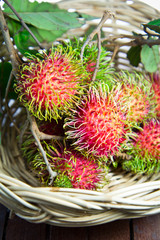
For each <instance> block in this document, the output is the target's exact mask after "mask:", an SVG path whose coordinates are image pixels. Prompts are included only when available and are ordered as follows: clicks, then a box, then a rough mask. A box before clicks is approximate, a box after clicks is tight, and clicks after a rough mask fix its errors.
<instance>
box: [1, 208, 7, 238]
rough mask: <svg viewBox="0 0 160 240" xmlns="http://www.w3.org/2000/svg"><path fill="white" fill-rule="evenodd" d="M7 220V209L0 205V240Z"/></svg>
mask: <svg viewBox="0 0 160 240" xmlns="http://www.w3.org/2000/svg"><path fill="white" fill-rule="evenodd" d="M6 218H7V208H5V207H4V206H3V205H2V204H0V240H2V238H3V233H4V229H5V222H6Z"/></svg>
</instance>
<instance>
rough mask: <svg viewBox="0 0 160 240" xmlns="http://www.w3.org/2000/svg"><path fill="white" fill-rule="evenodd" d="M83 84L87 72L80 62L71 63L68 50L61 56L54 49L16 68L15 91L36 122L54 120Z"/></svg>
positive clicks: (70, 53)
mask: <svg viewBox="0 0 160 240" xmlns="http://www.w3.org/2000/svg"><path fill="white" fill-rule="evenodd" d="M87 81H88V73H87V71H85V69H84V67H83V66H82V64H81V62H80V61H78V60H77V59H76V60H74V55H72V51H69V52H66V53H63V52H62V50H61V48H60V47H59V48H58V47H57V49H56V50H55V51H53V50H52V51H51V52H50V53H49V54H48V55H47V54H46V53H43V54H42V56H41V57H33V58H32V59H31V60H30V61H29V62H28V63H25V64H23V65H22V66H21V67H20V70H19V75H18V77H17V81H16V92H17V93H18V94H19V99H20V101H21V102H22V103H23V104H24V106H25V107H26V108H28V110H29V111H30V112H31V113H32V114H33V115H34V116H36V117H37V118H39V119H40V120H48V119H49V120H51V119H52V118H53V119H55V120H57V119H58V118H61V117H62V115H63V114H64V113H65V112H66V111H67V108H68V107H69V106H71V105H72V104H73V102H74V99H75V98H76V95H77V94H79V93H80V92H81V91H82V90H83V87H84V86H85V84H86V82H87ZM82 86H83V87H82Z"/></svg>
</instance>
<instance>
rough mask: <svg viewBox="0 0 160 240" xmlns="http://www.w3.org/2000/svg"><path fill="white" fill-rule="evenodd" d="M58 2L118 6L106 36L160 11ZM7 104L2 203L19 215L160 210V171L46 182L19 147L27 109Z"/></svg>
mask: <svg viewBox="0 0 160 240" xmlns="http://www.w3.org/2000/svg"><path fill="white" fill-rule="evenodd" d="M59 6H60V7H63V8H64V7H66V8H67V6H72V7H73V8H76V9H77V11H79V12H84V13H87V14H92V15H95V16H98V17H101V16H102V13H103V11H104V10H106V9H110V10H111V11H114V12H115V14H116V20H113V21H108V22H109V23H107V22H106V23H105V26H104V27H105V34H106V36H108V35H110V34H111V35H116V34H119V30H125V32H126V34H127V35H128V34H130V35H131V33H130V32H131V31H132V30H133V31H138V30H139V31H140V24H141V23H142V22H148V21H149V20H151V19H155V18H158V16H159V12H158V11H156V10H155V9H153V8H151V7H149V6H147V5H146V4H143V3H140V2H138V1H131V2H130V1H120V0H119V1H118V0H115V1H110V0H106V1H105V0H103V1H98V3H97V1H83V0H81V1H80V0H79V1H62V2H60V3H59ZM118 20H120V21H119V22H118ZM115 21H117V23H115ZM122 22H123V24H122ZM119 23H120V24H119ZM124 23H127V24H124ZM91 24H95V22H94V21H89V22H88V25H87V27H88V26H90V25H91ZM108 27H109V28H108ZM83 30H84V29H83V28H82V29H81V34H82V31H83ZM107 30H108V31H109V32H108V31H107ZM120 33H121V31H120ZM72 34H73V32H72ZM120 53H124V51H123V49H120V50H119V53H118V56H117V63H116V64H117V67H119V68H120V66H121V65H123V66H125V65H126V63H123V59H122V58H121V55H120ZM118 64H121V65H118ZM127 64H128V63H127ZM128 66H129V65H128ZM3 108H4V113H3V116H2V121H1V122H2V143H1V145H0V202H1V203H2V204H4V205H5V206H6V207H8V208H9V209H11V210H12V211H13V212H14V213H15V214H16V215H18V216H19V217H21V218H23V219H25V220H27V221H29V222H34V223H42V222H43V223H48V224H53V225H58V226H70V227H76V226H77V227H80V226H92V225H98V224H102V223H106V222H111V221H114V220H118V219H127V218H137V217H143V216H147V215H151V214H156V213H159V212H160V174H154V175H152V176H149V177H147V176H145V175H144V176H142V175H134V174H132V173H126V172H122V171H120V170H117V171H116V172H112V171H111V172H110V173H109V174H108V178H109V179H110V181H109V184H108V185H106V186H105V188H104V189H103V191H91V190H80V189H72V188H69V189H66V188H54V187H41V186H40V185H39V182H38V181H37V180H36V178H34V177H33V175H32V174H31V173H30V172H28V171H27V170H26V166H25V162H24V160H23V159H22V157H21V155H20V152H19V148H18V143H17V134H18V129H17V128H16V126H18V125H19V123H22V122H23V121H25V114H24V112H23V111H21V110H20V109H19V108H18V106H17V104H16V102H13V103H11V105H10V115H12V118H11V116H10V115H8V114H7V111H5V107H3ZM11 119H12V121H11Z"/></svg>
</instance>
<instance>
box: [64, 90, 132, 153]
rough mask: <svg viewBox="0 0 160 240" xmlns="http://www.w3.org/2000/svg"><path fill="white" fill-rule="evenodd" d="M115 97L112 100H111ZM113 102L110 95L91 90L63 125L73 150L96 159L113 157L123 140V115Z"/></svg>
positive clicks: (124, 133)
mask: <svg viewBox="0 0 160 240" xmlns="http://www.w3.org/2000/svg"><path fill="white" fill-rule="evenodd" d="M114 97H115V98H114ZM121 110H122V109H121V108H120V107H119V105H118V103H117V102H116V96H115V95H114V92H110V93H108V95H107V94H106V93H105V92H104V90H102V89H100V90H99V91H98V90H97V89H95V88H94V87H92V89H91V90H90V91H89V92H88V95H86V96H85V97H83V98H82V100H81V102H80V104H79V105H78V106H77V110H75V111H74V110H73V114H72V116H71V117H70V118H67V119H66V121H65V125H64V127H65V128H66V129H67V132H66V134H67V138H68V139H73V141H74V143H73V145H74V146H76V149H77V150H80V151H83V150H85V153H86V154H93V155H97V156H99V157H101V156H107V157H108V155H113V154H114V153H115V152H117V151H118V150H119V148H120V146H121V144H122V143H123V142H124V141H125V140H126V136H127V132H128V129H127V128H126V118H125V113H123V112H122V111H121Z"/></svg>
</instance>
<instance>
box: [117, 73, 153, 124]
mask: <svg viewBox="0 0 160 240" xmlns="http://www.w3.org/2000/svg"><path fill="white" fill-rule="evenodd" d="M118 81H119V84H120V87H119V98H118V101H119V104H121V105H123V106H124V107H125V108H126V111H127V114H126V119H127V120H128V122H130V124H132V125H137V124H139V123H141V122H143V121H146V120H147V119H149V118H151V117H154V115H155V113H154V110H155V105H156V103H155V101H154V100H153V94H154V92H153V91H152V85H151V83H150V81H148V80H147V79H145V77H144V76H142V75H139V74H130V73H125V72H123V73H122V75H121V76H120V77H119V80H118Z"/></svg>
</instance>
